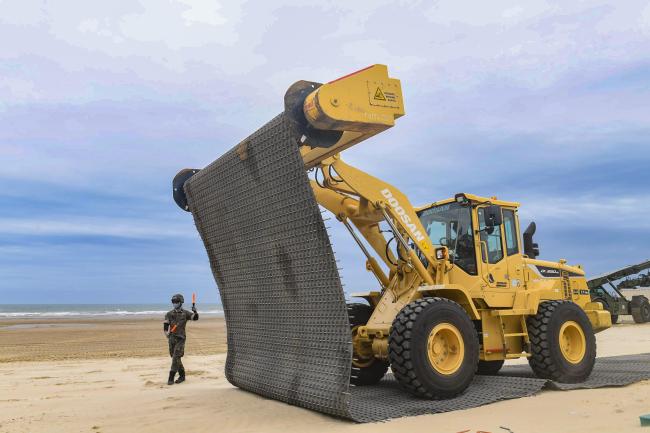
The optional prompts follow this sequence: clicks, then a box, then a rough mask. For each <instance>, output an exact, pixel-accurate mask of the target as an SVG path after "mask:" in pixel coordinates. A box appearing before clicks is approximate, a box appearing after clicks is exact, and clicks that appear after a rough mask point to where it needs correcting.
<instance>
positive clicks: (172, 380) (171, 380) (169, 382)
mask: <svg viewBox="0 0 650 433" xmlns="http://www.w3.org/2000/svg"><path fill="white" fill-rule="evenodd" d="M174 376H176V372H175V371H170V372H169V379H167V385H173V384H174Z"/></svg>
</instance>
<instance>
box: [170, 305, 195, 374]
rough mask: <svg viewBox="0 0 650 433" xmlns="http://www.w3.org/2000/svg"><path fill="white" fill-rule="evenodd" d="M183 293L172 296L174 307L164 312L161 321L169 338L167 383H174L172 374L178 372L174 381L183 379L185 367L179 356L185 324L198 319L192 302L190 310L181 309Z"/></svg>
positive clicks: (183, 347)
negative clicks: (169, 359) (169, 358)
mask: <svg viewBox="0 0 650 433" xmlns="http://www.w3.org/2000/svg"><path fill="white" fill-rule="evenodd" d="M184 301H185V299H183V295H181V294H176V295H174V296H172V305H173V306H174V309H173V310H171V311H169V312H168V313H167V314H165V321H164V322H163V331H164V332H165V335H166V336H167V339H168V340H169V356H171V357H172V367H171V370H170V371H169V379H168V380H167V385H173V384H174V376H175V375H176V372H178V379H176V383H181V382H184V381H185V368H184V367H183V362H182V361H181V358H182V357H183V355H184V354H185V325H186V324H187V321H188V320H199V313H198V312H197V311H196V307H195V306H194V304H192V312H189V311H187V310H184V309H183V302H184Z"/></svg>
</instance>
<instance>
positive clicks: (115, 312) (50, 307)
mask: <svg viewBox="0 0 650 433" xmlns="http://www.w3.org/2000/svg"><path fill="white" fill-rule="evenodd" d="M184 308H187V309H189V308H190V305H188V304H185V305H184ZM197 308H198V310H199V313H201V314H204V315H214V316H222V315H223V307H222V306H221V304H214V303H201V304H199V305H198V306H197ZM170 309H171V305H169V304H165V303H130V304H125V303H119V304H117V303H111V304H107V303H79V304H71V303H65V304H59V303H52V304H49V303H48V304H43V303H39V304H25V303H23V304H2V305H0V319H19V318H40V317H42V318H74V317H111V316H118V317H120V316H159V315H163V314H165V313H166V312H167V311H169V310H170Z"/></svg>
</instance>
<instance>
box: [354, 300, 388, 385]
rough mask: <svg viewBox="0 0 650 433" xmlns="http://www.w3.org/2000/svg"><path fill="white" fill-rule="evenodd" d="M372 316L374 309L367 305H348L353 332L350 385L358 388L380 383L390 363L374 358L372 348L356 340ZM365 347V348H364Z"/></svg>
mask: <svg viewBox="0 0 650 433" xmlns="http://www.w3.org/2000/svg"><path fill="white" fill-rule="evenodd" d="M371 315H372V308H370V306H369V305H366V304H357V303H354V304H348V319H349V320H350V329H351V331H352V346H353V348H354V351H353V355H352V371H351V374H350V383H351V384H352V385H356V386H363V385H374V384H376V383H377V382H379V381H380V380H381V379H382V378H383V377H384V375H385V374H386V371H388V362H386V361H382V360H380V359H377V358H375V357H374V355H373V353H372V347H367V345H364V344H363V343H360V342H359V341H357V339H356V330H357V329H358V328H359V326H363V325H365V324H366V323H368V320H370V316H371ZM364 346H365V347H364Z"/></svg>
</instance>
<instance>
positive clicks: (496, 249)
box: [478, 208, 503, 264]
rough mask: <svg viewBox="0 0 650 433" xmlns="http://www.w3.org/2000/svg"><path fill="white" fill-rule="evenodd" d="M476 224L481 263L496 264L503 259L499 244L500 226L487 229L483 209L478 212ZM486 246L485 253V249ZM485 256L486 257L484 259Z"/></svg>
mask: <svg viewBox="0 0 650 433" xmlns="http://www.w3.org/2000/svg"><path fill="white" fill-rule="evenodd" d="M478 224H479V232H480V239H481V257H482V258H483V262H486V261H487V262H488V263H491V264H493V263H497V262H499V261H500V260H501V259H503V244H502V243H501V226H495V227H494V228H492V229H490V230H489V231H490V233H488V229H487V228H486V226H485V209H483V208H480V209H479V210H478ZM486 246H487V252H486V251H485V247H486ZM486 256H487V257H486Z"/></svg>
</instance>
